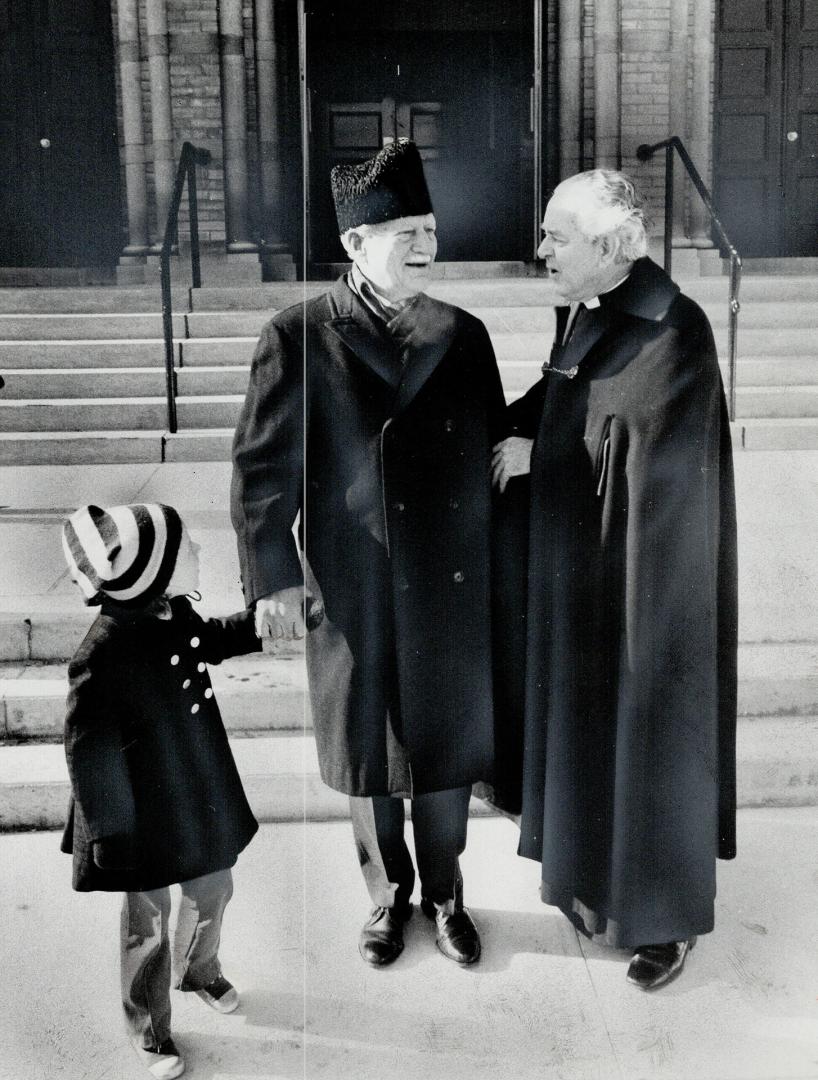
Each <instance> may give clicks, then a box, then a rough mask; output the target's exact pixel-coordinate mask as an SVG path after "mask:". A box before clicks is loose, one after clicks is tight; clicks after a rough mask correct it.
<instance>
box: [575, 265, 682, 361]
mask: <svg viewBox="0 0 818 1080" xmlns="http://www.w3.org/2000/svg"><path fill="white" fill-rule="evenodd" d="M679 292H680V290H679V286H678V285H677V284H676V283H675V282H674V281H672V280H671V279H670V278H669V277H668V275H667V274H666V273H665V272H664V270H663V269H662V268H661V267H660V266H657V265H656V263H655V262H654V261H653V260H652V259H649V258H647V256H645V257H643V258H641V259H637V260H636V262H635V263H634V264H633V269H632V270H631V272H630V274H629V275H628V276H627V277H626V278H625V280H624V281H623V282H622V283H621V284H620V285H617V286H616V288H615V289H611V291H610V292H606V293H602V294H601V295H600V297H599V307H594V308H589V309H588V311H587V313H586V317H585V318H584V319H583V321H582V323H581V324H580V325H579V326H578V327H577V329H576V330H575V331H574V333H573V334H572V335H571V337H570V338H569V340H568V343H567V344H566V345H565V346H564V348H563V349H562V352H561V355H560V358H559V364H558V366H559V367H560V368H562V369H563V370H567V369H570V368H572V367H576V366H577V365H578V364H579V362H580V361H581V360H582V358H583V357H584V356H586V355H587V354H588V353H589V352H590V351H591V349H592V348H593V347H594V345H596V343H597V342H598V341H599V339H600V338H601V337H602V335H603V334H604V333H605V332H606V331H607V330H608V329H609V328H610V327H611V326H612V325H613V323H614V322H615V321H616V319H617V316H619V315H631V316H634V317H635V318H638V319H645V320H648V321H650V322H661V321H662V319H664V318H665V317H666V315H667V313H668V311H669V310H670V306H671V304H672V303H673V301H674V300H675V299H676V297H677V296H678V295H679ZM568 311H569V309H568V308H567V307H562V308H558V310H557V335H558V340H559V338H560V337H561V336H562V333H563V332H564V330H565V323H566V321H567V318H568Z"/></svg>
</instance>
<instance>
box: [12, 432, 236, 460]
mask: <svg viewBox="0 0 818 1080" xmlns="http://www.w3.org/2000/svg"><path fill="white" fill-rule="evenodd" d="M165 434H166V429H164V428H160V429H158V430H157V429H154V430H143V431H94V430H88V431H31V432H19V431H17V432H15V431H12V432H7V431H6V432H4V431H0V465H119V464H135V463H137V462H156V464H159V463H160V462H161V461H162V460H163V456H162V451H163V441H164V437H165ZM224 457H225V459H226V458H227V457H229V451H228V453H227V454H225V455H224ZM187 460H195V459H190V458H189V459H187Z"/></svg>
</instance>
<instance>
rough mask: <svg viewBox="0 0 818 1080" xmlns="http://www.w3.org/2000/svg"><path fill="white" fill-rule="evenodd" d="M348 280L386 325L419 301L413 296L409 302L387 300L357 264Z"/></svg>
mask: <svg viewBox="0 0 818 1080" xmlns="http://www.w3.org/2000/svg"><path fill="white" fill-rule="evenodd" d="M347 280H348V281H349V287H350V288H351V289H352V291H353V292H354V293H355V295H356V296H357V297H358V298H359V299H360V300H361V301H362V302H363V303H364V304H366V306H367V307H368V308H369V310H370V311H371V312H372V314H373V315H376V316H377V317H378V318H379V319H382V320H383V322H386V323H388V322H390V321H391V320H392V319H394V318H395V316H396V315H399V314H400V313H401V312H402V311H403V310H404V309H405V308H407V307H409V305H410V304H414V302H415V300H417V296H411V297H409V299H408V300H387V299H386V297H385V296H384V295H383V294H382V293H379V292H378V290H377V289H376V288H375V286H374V285H373V284H372V282H371V281H370V280H369V278H368V277H367V276H366V274H364V272H363V270H361V268H360V267H359V266H358V264H357V263H353V264H352V272H351V273H350V275H349V277H348V278H347ZM418 295H420V294H418Z"/></svg>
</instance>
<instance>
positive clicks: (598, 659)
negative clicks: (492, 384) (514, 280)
mask: <svg viewBox="0 0 818 1080" xmlns="http://www.w3.org/2000/svg"><path fill="white" fill-rule="evenodd" d="M600 299H601V302H602V306H601V307H600V308H597V309H591V310H589V311H588V312H586V313H585V314H584V316H583V321H582V322H581V323H578V324H577V327H576V330H575V332H574V334H573V336H572V337H571V338H570V339H569V342H568V344H567V345H566V346H565V347H564V348H562V347H560V348H555V350H554V353H553V354H552V363H553V364H554V365H557V366H560V367H561V368H563V369H566V370H569V369H571V368H573V367H576V369H577V370H576V374H575V376H574V377H567V376H566V375H563V374H558V373H556V372H553V371H551V372H546V374H545V375H544V377H543V379H542V380H541V381H540V382H539V383H538V384H536V385H535V386H534V387H533V388H532V389H531V390H530V391H529V393H528V394H527V395H526V396H525V397H524V398H522V399H521V400H520V401H519V402H517V403H515V404H514V405H513V406H512V407H511V413H512V420H513V422H514V423H515V425H516V428H517V431H518V433H519V434H521V435H526V436H529V437H533V438H534V439H535V443H534V449H533V456H532V461H531V477H530V484H531V495H530V530H529V574H528V607H527V626H528V648H527V665H526V687H525V699H526V704H525V736H524V758H523V792H522V794H523V799H522V836H521V843H520V853H521V854H522V855H524V856H527V857H528V858H531V859H537V860H538V861H540V862H541V863H542V880H543V884H542V895H543V899H544V900H545V901H546V902H548V903H552V904H556V905H557V906H559V907H561V908H562V909H563V911H565V912H566V914H568V915H569V916H570V917H572V918H573V919H574V920H575V921H577V920H580V921H581V922H580V925H584V927H585V929H587V930H589V931H591V932H602V933H605V934H606V935H607V937H608V939H609V941H610V942H611V943H613V944H617V945H623V946H636V945H641V944H649V943H654V942H664V941H676V940H682V939H685V938H688V937H690V936H691V935H692V934H698V933H705V932H707V931H708V930H710V929H712V926H713V900H714V896H715V891H716V878H715V860H716V858H717V856H721V857H723V858H731V857H733V856H734V854H735V729H736V728H735V725H736V636H737V612H736V603H737V601H736V533H735V500H734V491H733V472H732V458H731V448H730V431H729V425H728V421H727V415H726V408H725V401H724V394H723V391H722V386H721V379H720V375H719V368H718V364H717V359H716V352H715V347H714V343H713V336H712V333H711V330H710V325H709V323H708V321H707V318H706V317H705V315H704V314H703V312H702V311H701V310H700V308H698V307H697V306H696V304H694V303H693V302H692V301H691V300H689V299H688V298H687V297H685V296H683V295H681V294H680V292H679V289H678V287H677V286H676V285H675V284H674V283H673V282H672V281H671V280H670V278H669V277H667V275H666V274H665V273H664V271H663V270H661V269H660V268H659V267H658V266H656V264H655V263H653V262H651V261H650V260H649V259H641V260H639V261H637V263H636V264H635V266H634V269H633V272H632V273H631V275H630V277H629V278H628V279H627V281H626V282H625V283H624V284H623V285H621V286H619V287H618V288H617V289H615V290H614V291H613V292H611V293H608V294H606V295H603V296H602V297H601V298H600ZM567 311H568V309H567V308H564V309H561V310H560V311H559V312H558V320H557V335H558V336H557V340H558V341H559V340H561V334H562V330H563V328H564V327H565V324H566V318H567Z"/></svg>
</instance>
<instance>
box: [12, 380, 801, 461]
mask: <svg viewBox="0 0 818 1080" xmlns="http://www.w3.org/2000/svg"><path fill="white" fill-rule="evenodd" d="M531 381H532V382H534V376H533V374H532V379H531ZM520 382H521V383H522V382H523V378H522V376H521V378H520ZM524 389H525V387H524V386H523V385H521V386H520V388H519V390H511V389H508V390H507V393H506V397H507V399H508V400H509V401H513V400H514V399H515V398H516V397H519V396H520V394H521V393H523V392H524ZM731 428H732V430H733V447H734V449H735V450H737V451H738V450H818V418H813V417H808V418H801V419H798V418H795V419H792V418H791V419H758V418H757V419H742V420H739V421H737V422H736V423H734V424H732V425H731ZM232 443H233V428H232V427H212V428H197V427H195V426H191V427H189V428H183V429H182V430H180V431H177V432H176V433H175V434H173V435H171V434H170V433H169V432H168V431H167V429H166V428H161V429H151V430H146V431H133V430H130V431H111V430H109V431H93V430H92V431H80V432H73V431H54V432H0V465H112V464H120V463H131V464H133V463H145V462H156V463H157V464H158V463H160V462H196V461H229V460H230V448H231V446H232Z"/></svg>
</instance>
